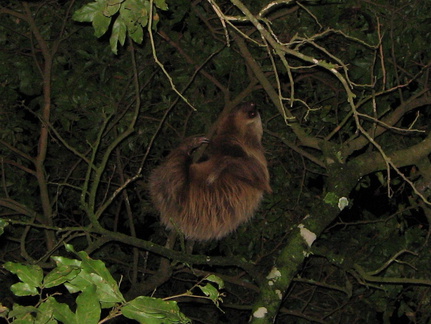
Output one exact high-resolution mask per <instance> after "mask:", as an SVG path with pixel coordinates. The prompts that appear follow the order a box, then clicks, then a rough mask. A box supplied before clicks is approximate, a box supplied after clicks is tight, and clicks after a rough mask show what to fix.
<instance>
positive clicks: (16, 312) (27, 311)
mask: <svg viewBox="0 0 431 324" xmlns="http://www.w3.org/2000/svg"><path fill="white" fill-rule="evenodd" d="M36 312H37V308H36V307H33V306H21V305H18V304H14V305H13V309H12V310H11V311H10V312H9V314H8V315H9V317H11V318H16V320H15V321H14V323H16V322H17V320H20V319H21V320H22V319H24V318H27V319H29V320H30V321H29V323H33V321H32V319H33V316H32V315H31V314H32V313H36ZM21 323H24V322H21Z"/></svg>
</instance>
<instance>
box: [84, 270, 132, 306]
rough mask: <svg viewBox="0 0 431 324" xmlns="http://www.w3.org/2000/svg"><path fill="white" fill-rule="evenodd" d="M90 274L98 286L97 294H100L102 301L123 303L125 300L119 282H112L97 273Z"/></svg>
mask: <svg viewBox="0 0 431 324" xmlns="http://www.w3.org/2000/svg"><path fill="white" fill-rule="evenodd" d="M90 276H91V278H92V281H93V282H94V284H95V285H96V286H97V295H98V296H99V300H100V301H102V302H105V303H121V302H124V301H125V300H124V297H123V295H122V294H121V292H120V290H119V288H118V285H117V283H115V284H110V283H109V282H107V281H106V280H104V279H103V278H102V277H101V276H99V275H97V274H95V273H92V274H90Z"/></svg>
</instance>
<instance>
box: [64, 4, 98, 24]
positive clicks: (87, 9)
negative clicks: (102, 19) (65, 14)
mask: <svg viewBox="0 0 431 324" xmlns="http://www.w3.org/2000/svg"><path fill="white" fill-rule="evenodd" d="M103 9H104V5H103V4H102V3H101V2H90V3H88V4H86V5H85V6H83V7H82V8H80V9H78V10H76V11H75V13H74V14H73V17H72V19H73V20H75V21H79V22H92V21H93V20H94V16H95V15H96V14H97V13H100V12H102V11H103Z"/></svg>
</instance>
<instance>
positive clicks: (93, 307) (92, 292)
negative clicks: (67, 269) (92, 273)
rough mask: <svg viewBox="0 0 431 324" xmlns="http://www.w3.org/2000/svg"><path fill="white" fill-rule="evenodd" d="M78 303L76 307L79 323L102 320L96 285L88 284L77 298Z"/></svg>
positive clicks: (89, 323)
mask: <svg viewBox="0 0 431 324" xmlns="http://www.w3.org/2000/svg"><path fill="white" fill-rule="evenodd" d="M76 303H77V305H78V307H77V309H76V321H77V323H88V324H91V323H97V322H99V320H100V313H101V309H100V303H99V299H98V297H97V294H96V286H95V285H91V286H88V287H87V288H86V289H85V290H84V291H83V292H82V293H81V294H80V295H79V296H78V298H76Z"/></svg>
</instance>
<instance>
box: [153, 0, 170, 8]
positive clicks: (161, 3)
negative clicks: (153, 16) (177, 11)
mask: <svg viewBox="0 0 431 324" xmlns="http://www.w3.org/2000/svg"><path fill="white" fill-rule="evenodd" d="M154 4H155V5H156V7H157V8H159V9H162V10H168V5H167V3H166V1H165V0H154Z"/></svg>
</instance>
